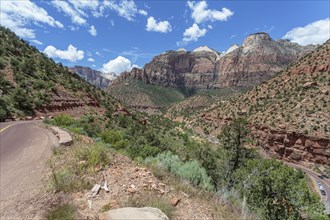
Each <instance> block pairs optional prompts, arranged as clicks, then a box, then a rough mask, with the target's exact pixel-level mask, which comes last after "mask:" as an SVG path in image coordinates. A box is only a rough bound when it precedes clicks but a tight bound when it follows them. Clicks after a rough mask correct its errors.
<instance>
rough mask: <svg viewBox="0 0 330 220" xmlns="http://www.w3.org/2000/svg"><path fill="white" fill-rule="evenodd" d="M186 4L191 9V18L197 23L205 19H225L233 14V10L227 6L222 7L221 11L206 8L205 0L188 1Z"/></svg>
mask: <svg viewBox="0 0 330 220" xmlns="http://www.w3.org/2000/svg"><path fill="white" fill-rule="evenodd" d="M187 5H188V7H189V8H190V9H191V10H192V13H191V18H193V19H194V21H195V23H197V24H199V23H202V22H205V21H227V19H228V18H230V17H231V16H232V15H233V14H234V12H232V11H231V10H230V9H227V8H222V9H221V11H220V10H219V11H218V10H211V9H207V7H208V6H207V3H206V1H200V2H194V1H188V2H187Z"/></svg>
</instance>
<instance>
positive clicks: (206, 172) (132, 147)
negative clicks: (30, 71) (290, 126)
mask: <svg viewBox="0 0 330 220" xmlns="http://www.w3.org/2000/svg"><path fill="white" fill-rule="evenodd" d="M67 117H68V116H57V117H55V118H54V119H53V120H51V121H49V123H53V124H57V125H59V126H64V127H66V128H68V129H71V131H74V132H76V131H78V132H77V133H85V134H86V133H87V132H85V130H84V124H86V123H89V122H87V121H93V122H94V124H93V127H98V128H96V129H95V130H99V131H100V132H98V133H95V134H94V135H91V137H93V138H94V139H95V140H96V141H98V144H97V145H93V146H92V147H91V148H89V149H85V148H77V151H74V155H76V159H77V161H76V163H75V164H77V163H79V161H85V162H84V163H82V164H80V165H79V166H77V167H76V168H72V169H73V170H72V169H71V168H70V169H67V170H66V172H68V170H70V172H73V173H77V172H78V176H79V175H80V174H79V171H77V169H78V170H79V169H81V170H87V171H88V170H90V169H91V168H95V167H97V166H106V164H107V160H106V155H107V152H109V151H110V150H111V149H113V150H117V151H119V152H121V153H123V154H126V155H128V156H130V157H131V158H132V159H135V160H137V161H140V162H143V163H145V164H147V165H149V166H151V167H157V168H158V169H163V170H166V171H168V172H169V173H171V174H173V175H175V176H177V177H178V178H180V179H183V180H186V181H188V182H190V183H191V184H192V185H195V186H197V187H200V188H201V189H204V190H207V191H210V192H214V193H216V192H223V191H227V192H231V193H230V194H232V195H234V194H238V195H240V196H242V197H245V198H246V201H247V202H248V204H249V207H250V209H252V210H253V211H255V212H256V213H259V214H260V215H262V216H263V217H264V218H265V219H274V218H275V217H276V216H279V217H278V218H277V217H276V218H277V219H290V218H291V219H296V218H300V216H301V215H302V214H307V215H309V216H310V217H311V218H314V217H315V218H316V216H318V217H320V218H321V217H322V216H323V214H322V209H323V206H322V204H321V203H320V201H319V199H318V197H317V196H316V195H315V194H314V193H312V192H311V191H310V190H309V189H308V186H307V183H306V179H305V176H304V175H303V174H302V173H301V172H298V171H295V170H293V169H292V168H289V167H287V166H285V165H283V163H281V162H278V161H276V160H266V159H262V158H260V157H259V156H258V155H257V153H256V152H254V151H253V150H251V149H246V148H244V147H243V146H244V145H245V144H246V143H247V142H248V141H249V140H248V138H247V137H248V130H247V127H246V121H245V120H242V119H237V120H234V121H233V122H232V123H231V125H229V126H226V127H225V128H224V129H223V132H222V133H221V134H220V135H219V140H220V145H219V146H216V145H212V144H210V143H208V142H205V141H202V140H201V139H198V138H197V137H196V136H194V135H195V134H194V133H193V132H192V131H189V130H187V129H184V125H183V124H180V123H173V122H171V121H170V120H168V119H166V118H162V117H160V116H151V117H149V118H148V121H149V123H148V124H147V125H142V124H140V123H139V120H138V117H141V116H138V115H135V116H132V117H128V116H124V115H119V116H112V117H110V118H108V119H107V120H105V121H103V123H104V127H102V128H101V126H100V124H99V123H97V121H98V120H99V119H95V118H94V119H91V118H92V116H86V117H89V118H90V119H89V120H86V117H85V118H82V119H80V120H74V119H72V118H67ZM63 118H66V120H63ZM78 149H80V150H78ZM155 170H157V169H155ZM57 172H58V174H61V175H62V173H61V172H63V171H57ZM65 174H67V173H65ZM61 175H59V177H60V178H62V179H64V180H65V179H66V178H63V175H62V176H61ZM64 176H65V175H64ZM58 179H59V178H58ZM58 182H60V181H58ZM274 183H275V184H274ZM62 185H64V186H65V182H64V183H62ZM70 187H71V186H70V185H69V186H68V188H67V187H66V186H65V187H62V190H64V191H65V190H66V189H69V190H72V189H74V188H72V189H71V188H70ZM80 188H81V186H77V188H76V189H80ZM324 218H325V217H324Z"/></svg>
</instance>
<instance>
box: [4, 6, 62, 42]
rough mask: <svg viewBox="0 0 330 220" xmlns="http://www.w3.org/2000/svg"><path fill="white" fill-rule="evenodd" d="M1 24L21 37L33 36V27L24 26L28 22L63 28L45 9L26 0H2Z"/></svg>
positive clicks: (28, 23)
mask: <svg viewBox="0 0 330 220" xmlns="http://www.w3.org/2000/svg"><path fill="white" fill-rule="evenodd" d="M0 20H1V25H3V26H5V27H7V28H9V29H11V30H12V31H14V32H15V33H16V34H17V35H18V36H20V37H23V38H35V32H34V29H31V28H28V27H26V26H27V25H30V24H48V25H50V26H52V27H58V28H63V24H62V23H61V22H59V21H57V20H55V19H54V18H53V17H51V16H50V15H48V13H47V11H46V10H45V9H43V8H41V7H39V6H37V5H36V4H35V3H33V2H31V1H29V0H26V1H2V2H1V7H0Z"/></svg>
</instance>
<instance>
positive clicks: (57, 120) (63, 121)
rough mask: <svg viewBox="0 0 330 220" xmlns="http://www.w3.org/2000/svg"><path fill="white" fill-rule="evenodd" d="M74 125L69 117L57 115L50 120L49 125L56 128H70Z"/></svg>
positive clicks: (74, 121) (73, 121)
mask: <svg viewBox="0 0 330 220" xmlns="http://www.w3.org/2000/svg"><path fill="white" fill-rule="evenodd" d="M75 123H76V120H74V119H73V118H72V117H71V116H69V115H64V114H63V115H57V116H55V117H54V119H53V120H51V124H53V125H57V126H72V125H74V124H75Z"/></svg>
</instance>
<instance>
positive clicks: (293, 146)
mask: <svg viewBox="0 0 330 220" xmlns="http://www.w3.org/2000/svg"><path fill="white" fill-rule="evenodd" d="M251 134H252V136H253V137H255V138H256V139H257V140H258V142H259V145H260V146H262V147H263V148H264V149H265V150H266V152H268V153H269V154H271V155H274V156H276V157H277V158H279V159H284V160H287V161H290V162H301V161H305V162H312V163H315V164H323V165H330V140H329V139H328V138H325V137H314V136H309V135H305V134H299V133H296V132H294V131H285V130H273V129H270V128H268V127H266V126H255V127H252V128H251Z"/></svg>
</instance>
